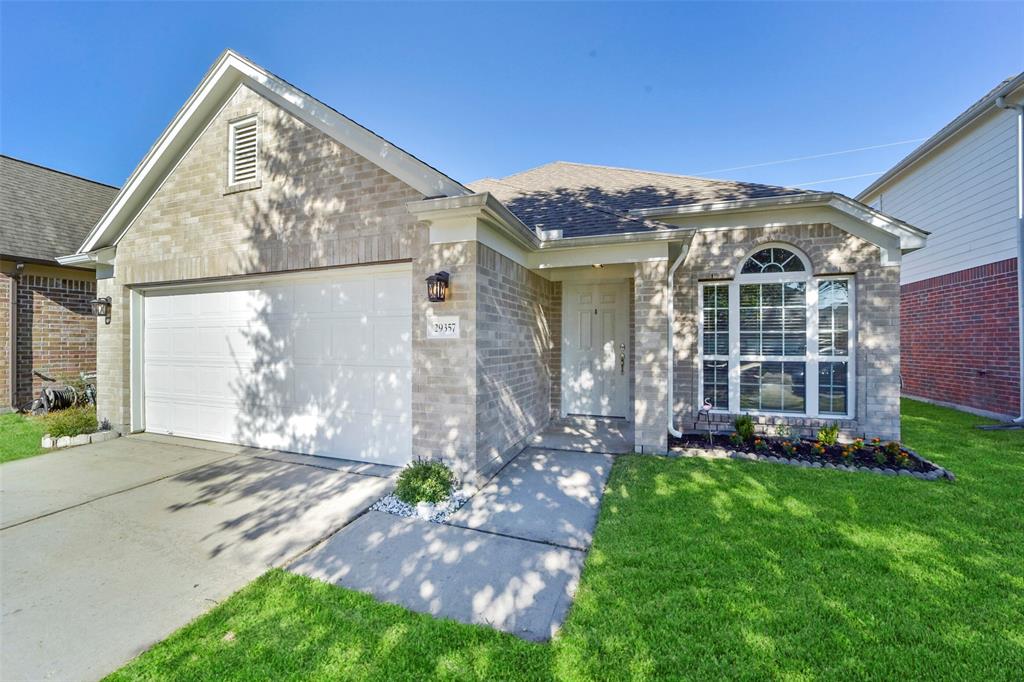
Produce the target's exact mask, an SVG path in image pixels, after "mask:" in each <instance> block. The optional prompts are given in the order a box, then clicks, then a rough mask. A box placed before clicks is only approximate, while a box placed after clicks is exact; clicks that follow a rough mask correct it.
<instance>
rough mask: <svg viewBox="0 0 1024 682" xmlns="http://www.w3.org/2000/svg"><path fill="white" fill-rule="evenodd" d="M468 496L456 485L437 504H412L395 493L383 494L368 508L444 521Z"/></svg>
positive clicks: (427, 519)
mask: <svg viewBox="0 0 1024 682" xmlns="http://www.w3.org/2000/svg"><path fill="white" fill-rule="evenodd" d="M469 497H470V496H469V495H467V494H466V491H465V490H464V489H462V488H459V487H457V486H455V487H452V492H451V495H450V496H449V497H448V499H447V500H442V501H441V502H438V503H437V504H431V503H430V502H420V503H419V504H417V505H415V506H414V505H411V504H406V503H405V502H402V501H401V500H400V499H398V498H397V497H396V496H395V495H385V496H384V497H382V498H380V499H379V500H377V501H376V502H374V503H373V505H372V506H371V507H370V510H371V511H380V512H386V513H388V514H394V515H395V516H406V517H409V516H415V517H418V518H421V519H423V520H424V521H430V522H431V523H445V522H446V521H447V520H448V517H449V516H451V515H452V514H454V513H455V512H457V511H458V510H459V508H460V507H461V506H462V505H464V504H465V503H466V500H468V499H469Z"/></svg>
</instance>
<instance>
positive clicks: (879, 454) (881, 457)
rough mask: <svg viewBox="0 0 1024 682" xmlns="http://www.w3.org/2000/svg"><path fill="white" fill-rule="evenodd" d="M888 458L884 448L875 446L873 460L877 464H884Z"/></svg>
mask: <svg viewBox="0 0 1024 682" xmlns="http://www.w3.org/2000/svg"><path fill="white" fill-rule="evenodd" d="M888 460H889V457H888V456H887V455H886V454H885V449H884V448H875V461H876V462H878V463H879V464H885V463H886V462H887V461H888Z"/></svg>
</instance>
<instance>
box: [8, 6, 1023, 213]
mask: <svg viewBox="0 0 1024 682" xmlns="http://www.w3.org/2000/svg"><path fill="white" fill-rule="evenodd" d="M226 47H231V48H233V49H235V50H238V51H239V52H241V53H242V54H244V55H246V56H248V57H250V58H251V59H253V60H255V61H256V62H258V63H259V64H261V65H263V66H264V67H266V68H267V69H269V70H270V71H273V72H274V73H276V74H278V75H279V76H281V77H283V78H285V79H286V80H288V81H290V82H292V83H293V84H295V85H297V86H298V87H300V88H302V89H304V90H306V91H307V92H309V93H311V94H312V95H314V96H316V97H317V98H319V99H321V100H323V101H325V102H327V103H328V104H330V105H332V106H334V107H335V108H337V109H339V110H340V111H342V112H343V113H345V114H346V115H348V116H350V117H351V118H353V119H355V120H356V121H359V122H360V123H362V124H363V125H365V126H367V127H369V128H371V129H373V130H374V131H376V132H378V133H379V134H381V135H383V136H384V137H386V138H388V139H389V140H391V141H392V142H394V143H395V144H398V145H399V146H402V147H404V148H405V149H407V150H408V151H410V152H412V153H413V154H416V155H417V156H419V157H420V158H422V159H424V160H425V161H427V162H429V163H431V164H433V165H435V166H437V167H438V168H440V169H441V170H443V171H445V172H446V173H448V174H449V175H451V176H452V177H455V178H456V179H458V180H461V181H464V182H468V181H471V180H475V179H477V178H480V177H486V176H493V177H498V176H502V175H507V174H509V173H514V172H516V171H519V170H525V169H527V168H530V167H533V166H537V165H540V164H543V163H545V162H548V161H553V160H567V161H579V162H585V163H598V164H606V165H612V166H625V167H631V168H643V169H649V170H657V171H665V172H672V173H684V174H705V175H709V176H711V177H727V178H733V179H740V180H747V181H753V182H766V183H771V184H785V185H796V184H801V185H806V186H808V187H811V188H814V189H831V190H836V191H840V192H844V193H847V194H850V195H853V194H856V193H857V192H858V191H859V190H860V189H862V188H863V187H865V186H866V185H867V184H868V183H870V182H871V180H872V179H873V178H874V177H877V176H875V175H864V177H858V178H853V179H849V180H834V181H829V182H818V181H822V180H830V179H832V178H842V177H847V176H855V175H862V174H869V173H874V172H877V171H882V170H885V169H886V168H888V167H889V166H891V165H892V164H893V163H894V162H896V161H897V160H898V159H899V158H901V157H902V156H903V155H905V154H906V153H908V152H909V151H910V150H911V149H912V148H913V144H902V145H894V146H887V147H882V148H878V149H872V150H867V151H862V152H857V153H851V154H841V155H836V156H827V157H823V158H817V159H808V160H804V161H799V162H791V163H783V164H775V165H766V166H758V167H754V168H736V167H741V166H748V165H752V164H759V163H765V162H770V161H775V160H780V159H788V158H792V157H803V156H808V155H816V154H825V153H829V152H835V151H841V150H847V149H854V148H861V147H869V146H875V145H887V144H890V143H894V142H903V141H907V140H914V139H917V138H923V137H926V136H928V135H931V134H932V133H934V132H935V131H937V130H938V129H939V128H941V127H942V126H943V125H944V124H946V123H947V122H949V121H950V120H951V119H952V118H953V117H954V116H956V115H957V114H958V113H960V112H961V111H962V110H963V109H965V108H966V107H967V106H968V105H970V104H971V103H972V102H973V101H975V100H976V99H977V98H979V97H980V96H981V95H983V94H984V93H985V92H986V91H988V90H989V89H990V88H991V87H992V86H994V85H995V84H996V83H998V82H999V81H1000V80H1002V79H1003V78H1005V77H1006V76H1008V75H1011V74H1013V73H1016V72H1019V71H1021V70H1024V3H1020V2H1018V3H997V4H984V3H970V4H952V3H937V4H926V3H902V4H888V3H869V4H840V3H827V4H767V3H764V4H733V3H730V4H717V5H711V4H667V3H659V4H638V3H631V4H585V3H569V4H498V3H487V4H478V5H466V4H444V3H424V4H384V3H373V4H349V3H338V4H313V3H308V4H288V5H284V4H273V3H259V4H248V5H243V4H239V3H228V4H187V3H167V4H142V3H134V4H132V3H124V4H90V3H74V4H60V3H50V4H35V3H28V4H22V3H11V2H4V3H2V4H0V60H2V63H0V79H2V80H0V93H2V95H0V150H2V152H3V153H5V154H10V155H12V156H16V157H19V158H23V159H26V160H29V161H33V162H36V163H40V164H43V165H46V166H51V167H54V168H58V169H61V170H65V171H68V172H72V173H76V174H79V175H83V176H86V177H90V178H94V179H97V180H101V181H104V182H108V183H111V184H120V183H122V182H123V180H124V179H125V178H126V177H127V176H128V174H129V173H130V172H131V171H132V169H133V168H134V166H135V164H136V163H138V161H139V160H140V159H141V157H142V155H143V154H144V153H145V152H146V150H147V149H148V148H149V146H150V145H151V144H152V143H153V141H154V140H155V139H156V137H157V135H159V133H160V132H161V130H163V128H164V127H165V126H166V125H167V123H168V122H169V121H170V119H171V117H172V116H173V115H174V113H175V112H176V111H177V109H178V108H179V107H180V106H181V105H182V104H183V103H184V101H185V99H186V98H187V97H188V95H189V94H190V93H191V91H192V89H193V88H194V87H195V86H196V85H197V84H198V82H199V80H200V78H202V76H203V74H204V72H205V71H206V69H207V68H208V67H209V65H210V64H211V63H212V62H213V60H214V59H215V58H216V57H217V55H218V54H219V53H220V52H221V50H223V49H224V48H226ZM725 169H729V170H725ZM807 183H816V184H807Z"/></svg>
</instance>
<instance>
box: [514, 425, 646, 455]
mask: <svg viewBox="0 0 1024 682" xmlns="http://www.w3.org/2000/svg"><path fill="white" fill-rule="evenodd" d="M531 445H533V447H536V448H546V449H549V450H570V451H576V452H603V453H608V454H613V455H621V454H625V453H627V452H633V449H634V445H633V422H630V421H626V420H625V419H617V418H614V417H581V416H575V417H563V418H561V419H552V420H551V423H550V424H548V425H547V426H546V427H545V428H544V429H543V430H542V431H541V432H540V433H538V434H537V435H536V436H534V437H533V439H532V440H531Z"/></svg>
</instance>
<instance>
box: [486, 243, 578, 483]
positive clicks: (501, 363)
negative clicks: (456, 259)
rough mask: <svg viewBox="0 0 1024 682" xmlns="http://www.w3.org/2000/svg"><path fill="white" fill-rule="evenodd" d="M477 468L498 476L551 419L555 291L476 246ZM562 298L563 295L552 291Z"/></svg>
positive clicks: (503, 259)
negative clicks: (477, 255)
mask: <svg viewBox="0 0 1024 682" xmlns="http://www.w3.org/2000/svg"><path fill="white" fill-rule="evenodd" d="M477 249H478V253H479V258H478V268H477V343H476V356H477V360H476V366H477V372H476V378H477V391H478V398H477V468H478V469H479V470H482V471H490V470H494V469H496V468H497V467H498V466H500V464H502V463H504V462H506V461H508V459H509V458H511V457H513V456H515V455H516V454H518V453H519V452H520V451H521V450H522V448H523V447H524V444H525V440H526V439H527V438H529V437H530V436H532V435H534V434H535V433H536V432H537V431H538V430H539V429H541V428H542V427H544V426H545V425H546V424H547V423H548V421H549V420H550V418H551V385H552V375H551V360H550V358H551V355H552V349H553V347H557V346H558V345H559V344H560V336H553V334H552V326H551V316H552V314H553V313H554V311H555V309H556V308H557V309H558V310H559V311H560V309H561V300H560V298H559V299H558V303H557V304H556V302H555V301H556V298H555V291H556V288H555V286H554V285H553V284H552V283H551V282H549V281H548V280H546V279H544V278H543V277H540V276H539V275H537V274H536V273H534V272H531V271H530V270H528V269H527V268H524V267H523V266H521V265H519V264H517V263H516V262H514V261H512V260H511V259H509V258H507V257H505V256H503V255H501V254H499V253H497V252H496V251H494V250H492V249H490V248H488V247H487V246H484V245H482V244H479V245H477ZM558 296H559V297H560V296H561V288H560V287H559V288H558Z"/></svg>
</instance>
